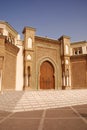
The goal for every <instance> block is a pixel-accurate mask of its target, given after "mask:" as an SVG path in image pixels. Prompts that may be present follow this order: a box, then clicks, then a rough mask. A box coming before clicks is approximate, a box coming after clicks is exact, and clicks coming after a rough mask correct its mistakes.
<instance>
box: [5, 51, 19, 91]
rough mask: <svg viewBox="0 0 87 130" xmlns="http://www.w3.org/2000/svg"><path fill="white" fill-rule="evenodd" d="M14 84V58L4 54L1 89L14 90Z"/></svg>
mask: <svg viewBox="0 0 87 130" xmlns="http://www.w3.org/2000/svg"><path fill="white" fill-rule="evenodd" d="M15 83H16V56H14V55H12V54H10V53H8V52H6V53H5V59H4V68H3V89H14V90H15Z"/></svg>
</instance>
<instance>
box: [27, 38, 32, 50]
mask: <svg viewBox="0 0 87 130" xmlns="http://www.w3.org/2000/svg"><path fill="white" fill-rule="evenodd" d="M28 48H32V38H31V37H29V38H28Z"/></svg>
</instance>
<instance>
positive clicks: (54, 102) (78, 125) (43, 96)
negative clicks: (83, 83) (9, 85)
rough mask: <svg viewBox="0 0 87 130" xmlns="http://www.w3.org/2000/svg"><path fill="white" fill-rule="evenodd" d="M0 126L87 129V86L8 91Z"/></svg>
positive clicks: (1, 129) (0, 100) (10, 129)
mask: <svg viewBox="0 0 87 130" xmlns="http://www.w3.org/2000/svg"><path fill="white" fill-rule="evenodd" d="M0 130H87V90H66V91H65V90H64V91H26V92H14V91H12V92H9V91H8V92H4V93H3V94H0Z"/></svg>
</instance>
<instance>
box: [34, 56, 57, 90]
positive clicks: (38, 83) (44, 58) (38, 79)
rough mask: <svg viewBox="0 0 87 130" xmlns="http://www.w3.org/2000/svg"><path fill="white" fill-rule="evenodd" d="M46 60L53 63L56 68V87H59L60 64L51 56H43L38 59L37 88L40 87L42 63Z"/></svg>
mask: <svg viewBox="0 0 87 130" xmlns="http://www.w3.org/2000/svg"><path fill="white" fill-rule="evenodd" d="M45 61H48V62H50V63H51V64H52V66H53V68H54V82H55V87H54V88H55V89H58V65H57V64H56V63H55V61H54V60H53V59H51V58H50V57H43V58H41V59H39V60H38V61H37V66H36V68H37V69H36V70H37V71H36V75H37V78H36V83H37V89H40V67H41V64H42V63H43V62H45Z"/></svg>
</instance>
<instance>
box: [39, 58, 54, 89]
mask: <svg viewBox="0 0 87 130" xmlns="http://www.w3.org/2000/svg"><path fill="white" fill-rule="evenodd" d="M40 88H41V89H54V88H55V79H54V68H53V65H52V64H51V63H50V62H48V61H45V62H43V63H42V65H41V67H40Z"/></svg>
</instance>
